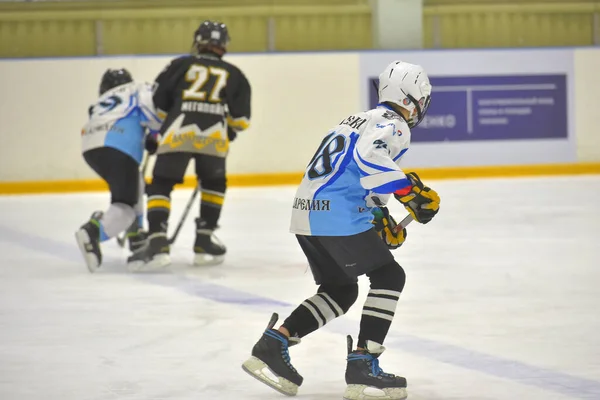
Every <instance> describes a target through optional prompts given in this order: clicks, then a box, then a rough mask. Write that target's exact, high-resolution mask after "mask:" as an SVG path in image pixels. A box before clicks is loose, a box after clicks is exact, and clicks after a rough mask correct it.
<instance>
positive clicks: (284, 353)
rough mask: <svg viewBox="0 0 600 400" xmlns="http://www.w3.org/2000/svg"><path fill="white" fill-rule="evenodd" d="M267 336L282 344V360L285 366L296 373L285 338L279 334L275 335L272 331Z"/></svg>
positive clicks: (267, 332)
mask: <svg viewBox="0 0 600 400" xmlns="http://www.w3.org/2000/svg"><path fill="white" fill-rule="evenodd" d="M265 335H267V336H270V337H272V338H275V339H277V340H279V341H280V342H281V358H283V361H284V362H285V364H286V365H287V366H288V367H289V368H290V369H291V370H292V371H294V372H296V368H294V366H293V365H292V362H291V358H290V352H289V348H288V342H287V340H285V339H284V338H282V337H280V336H279V335H278V334H276V333H273V332H271V331H266V332H265Z"/></svg>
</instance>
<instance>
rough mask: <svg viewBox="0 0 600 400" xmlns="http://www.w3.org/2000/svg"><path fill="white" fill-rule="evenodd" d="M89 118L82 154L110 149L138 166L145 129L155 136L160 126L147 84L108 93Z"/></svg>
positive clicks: (84, 133)
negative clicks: (99, 149) (118, 152)
mask: <svg viewBox="0 0 600 400" xmlns="http://www.w3.org/2000/svg"><path fill="white" fill-rule="evenodd" d="M89 114H90V117H89V120H88V122H87V123H86V124H85V126H84V127H83V129H82V131H81V135H82V143H81V144H82V152H86V151H88V150H91V149H95V148H97V147H112V148H115V149H117V150H120V151H122V152H123V153H125V154H128V155H129V156H131V157H132V158H133V159H135V160H136V161H137V162H138V164H139V163H140V162H141V160H142V156H143V153H144V139H145V136H146V128H147V129H149V131H150V132H149V133H150V134H157V133H158V131H159V130H160V126H161V124H162V120H161V119H160V118H159V117H158V115H157V113H156V110H155V108H154V104H153V102H152V86H151V85H150V84H147V83H135V82H130V83H126V84H124V85H120V86H117V87H115V88H112V89H110V90H108V91H107V92H106V93H104V94H103V95H102V96H100V98H99V99H98V101H97V102H96V104H94V105H93V106H92V107H90V109H89Z"/></svg>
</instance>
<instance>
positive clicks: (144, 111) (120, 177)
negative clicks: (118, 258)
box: [75, 69, 162, 272]
mask: <svg viewBox="0 0 600 400" xmlns="http://www.w3.org/2000/svg"><path fill="white" fill-rule="evenodd" d="M161 123H162V121H161V119H160V118H159V117H158V115H157V113H156V111H155V108H154V104H153V102H152V87H151V86H150V85H149V84H146V83H135V82H133V78H132V77H131V74H130V73H129V72H128V71H127V70H125V69H109V70H107V71H106V72H105V73H104V75H103V76H102V81H101V83H100V97H99V99H98V101H97V102H96V103H95V104H94V105H93V106H91V107H90V108H89V120H88V122H87V123H86V124H85V126H84V128H83V130H82V132H81V135H82V138H81V139H82V152H83V158H84V159H85V161H86V162H87V164H88V165H89V166H90V167H91V168H92V169H93V170H94V171H95V172H96V173H97V174H98V175H100V176H101V177H102V179H103V180H104V181H106V183H107V184H108V186H109V189H110V194H111V205H110V207H109V208H108V210H107V211H106V212H100V211H97V212H94V213H93V214H92V217H91V218H90V220H89V221H88V222H87V223H85V224H84V225H83V226H82V227H81V228H80V229H79V230H78V231H77V232H76V233H75V238H76V240H77V243H78V245H79V248H80V250H81V253H82V254H83V257H84V259H85V262H86V264H87V267H88V269H89V270H90V272H94V271H96V270H97V269H98V268H99V267H100V264H101V263H102V252H101V251H100V242H103V241H105V240H108V239H110V238H112V237H115V236H116V235H118V234H119V233H121V232H123V231H125V230H127V229H128V228H129V230H128V240H129V248H130V250H131V251H132V252H133V253H134V254H133V255H132V256H131V257H130V258H129V259H128V262H129V263H130V264H131V265H130V267H132V268H135V267H136V266H137V265H138V264H140V265H143V260H139V261H137V258H138V257H136V255H139V254H141V253H142V252H143V250H144V247H145V244H146V237H145V233H144V232H143V230H142V223H143V213H144V199H143V194H144V179H143V176H141V174H140V172H139V165H140V162H141V160H142V157H143V153H144V148H146V150H147V151H148V153H149V154H152V153H154V152H156V149H157V148H158V144H157V140H156V136H157V134H158V131H159V129H160V126H161Z"/></svg>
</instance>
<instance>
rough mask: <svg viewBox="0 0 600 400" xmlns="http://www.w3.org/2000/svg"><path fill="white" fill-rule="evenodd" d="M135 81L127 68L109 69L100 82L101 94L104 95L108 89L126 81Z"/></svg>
mask: <svg viewBox="0 0 600 400" xmlns="http://www.w3.org/2000/svg"><path fill="white" fill-rule="evenodd" d="M129 82H133V78H132V77H131V74H130V73H129V71H127V70H126V69H125V68H121V69H107V70H106V72H105V73H104V75H102V81H101V82H100V95H103V94H104V93H106V92H107V91H108V90H110V89H112V88H114V87H117V86H121V85H124V84H126V83H129Z"/></svg>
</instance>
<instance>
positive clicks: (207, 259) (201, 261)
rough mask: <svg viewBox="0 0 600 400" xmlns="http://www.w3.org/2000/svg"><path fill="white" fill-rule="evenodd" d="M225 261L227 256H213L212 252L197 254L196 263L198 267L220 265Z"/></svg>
mask: <svg viewBox="0 0 600 400" xmlns="http://www.w3.org/2000/svg"><path fill="white" fill-rule="evenodd" d="M223 261H225V256H212V255H210V254H195V255H194V265H196V266H198V267H208V266H211V265H219V264H222V263H223Z"/></svg>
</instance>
